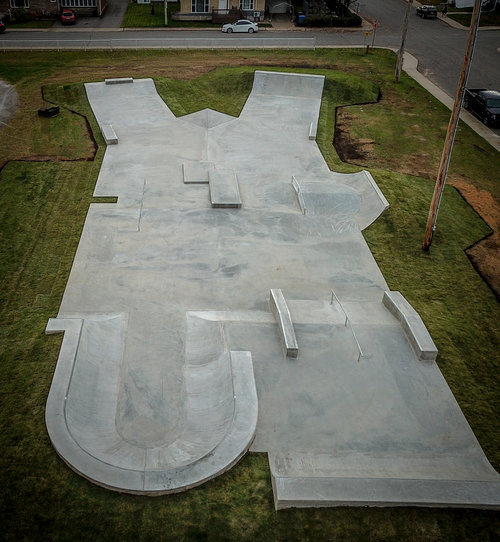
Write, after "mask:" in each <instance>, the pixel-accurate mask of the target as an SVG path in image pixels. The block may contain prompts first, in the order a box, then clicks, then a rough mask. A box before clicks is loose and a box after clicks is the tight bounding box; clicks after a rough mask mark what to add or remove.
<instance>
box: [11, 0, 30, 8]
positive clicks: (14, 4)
mask: <svg viewBox="0 0 500 542" xmlns="http://www.w3.org/2000/svg"><path fill="white" fill-rule="evenodd" d="M10 7H11V8H29V7H30V0H10Z"/></svg>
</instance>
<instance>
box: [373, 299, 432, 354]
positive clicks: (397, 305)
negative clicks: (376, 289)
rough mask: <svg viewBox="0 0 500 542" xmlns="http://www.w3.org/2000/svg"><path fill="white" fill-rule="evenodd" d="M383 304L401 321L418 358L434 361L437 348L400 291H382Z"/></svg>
mask: <svg viewBox="0 0 500 542" xmlns="http://www.w3.org/2000/svg"><path fill="white" fill-rule="evenodd" d="M382 301H383V303H384V305H385V306H386V307H387V308H388V309H389V311H390V312H391V313H392V314H393V315H394V316H395V317H396V318H397V319H398V320H399V321H400V322H401V324H402V326H403V329H404V331H405V333H406V336H407V337H408V340H409V341H410V344H411V345H412V347H413V350H414V351H415V354H416V355H417V357H418V359H420V360H422V361H434V360H435V359H436V357H437V353H438V351H437V348H436V345H435V344H434V342H433V340H432V338H431V336H430V335H429V332H428V331H427V328H426V327H425V324H424V323H423V322H422V319H421V318H420V316H419V315H418V313H417V311H416V310H415V309H414V308H413V307H412V306H411V305H410V304H409V303H408V301H406V299H405V298H404V297H403V296H402V295H401V293H400V292H384V298H383V300H382Z"/></svg>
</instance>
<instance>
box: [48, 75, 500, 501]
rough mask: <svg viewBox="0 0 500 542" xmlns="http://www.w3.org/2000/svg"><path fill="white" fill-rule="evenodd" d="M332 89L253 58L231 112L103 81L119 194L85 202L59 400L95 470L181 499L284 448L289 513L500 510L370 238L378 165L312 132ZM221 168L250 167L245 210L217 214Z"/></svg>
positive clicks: (60, 321) (57, 430)
mask: <svg viewBox="0 0 500 542" xmlns="http://www.w3.org/2000/svg"><path fill="white" fill-rule="evenodd" d="M322 88H323V78H322V77H318V76H309V75H296V74H288V73H287V74H282V73H275V72H260V71H257V72H255V78H254V86H253V90H252V93H251V94H250V96H249V98H248V100H247V103H246V104H245V107H244V108H243V111H242V113H241V115H240V117H239V118H237V119H236V118H231V117H228V116H227V115H220V114H218V113H215V112H211V111H210V110H204V111H201V112H198V113H195V114H192V115H187V116H186V117H183V118H175V117H174V115H173V114H172V113H171V111H170V110H169V109H168V107H167V106H166V105H165V104H164V103H163V101H162V100H161V99H160V98H159V96H158V94H157V93H156V90H155V87H154V84H153V82H152V81H151V80H149V79H144V80H134V81H133V84H111V85H106V84H105V83H104V82H102V83H89V84H87V85H86V90H87V94H88V97H89V100H90V103H91V106H92V108H93V111H94V113H95V115H96V118H97V120H98V122H99V124H100V125H103V124H107V125H111V126H113V127H114V129H115V131H116V133H117V134H119V143H118V144H117V145H112V146H109V147H108V148H107V150H106V154H105V157H104V161H103V164H102V167H101V171H100V174H99V178H98V182H97V185H96V189H95V195H96V196H116V197H117V198H118V203H117V204H93V205H91V206H90V209H89V212H88V216H87V219H86V222H85V227H84V230H83V233H82V238H81V241H80V244H79V247H78V251H77V253H76V256H75V261H74V264H73V268H72V270H71V274H70V278H69V281H68V284H67V287H66V291H65V293H64V297H63V300H62V303H61V307H60V311H59V314H58V316H57V318H55V319H52V320H51V321H50V322H49V324H48V326H47V332H50V333H54V332H62V331H64V333H65V336H64V341H63V345H62V348H61V352H60V356H59V360H58V364H57V368H56V372H55V375H54V380H53V383H52V387H51V391H50V395H49V399H48V402H47V412H46V418H47V427H48V431H49V435H50V438H51V440H52V442H53V444H54V446H55V448H56V450H57V451H58V453H59V454H60V455H61V456H62V457H63V459H64V460H65V461H66V462H67V463H68V464H69V465H70V466H71V467H72V468H73V469H75V470H76V471H77V472H79V473H81V474H82V475H83V476H85V477H87V478H88V479H90V480H92V481H94V482H95V483H97V484H100V485H102V486H104V487H108V488H110V489H114V490H117V491H126V492H131V493H143V494H161V493H169V492H173V491H182V490H185V489H188V488H190V487H193V486H194V485H197V484H200V483H203V482H204V481H205V480H208V479H210V478H212V477H213V476H216V475H217V474H220V473H222V472H224V471H225V470H226V469H227V468H230V466H231V465H233V464H234V463H235V462H236V461H237V460H238V459H239V458H240V457H241V456H242V454H244V453H245V451H246V450H248V449H250V450H253V451H256V452H266V453H268V454H269V459H270V466H271V473H272V481H273V488H274V491H275V503H276V507H277V508H282V507H287V506H332V505H346V504H353V505H360V504H363V505H375V506H385V505H390V506H393V505H414V504H417V505H425V506H477V507H493V508H495V507H496V508H498V507H500V481H499V476H498V474H497V473H496V472H495V471H494V470H493V469H492V467H491V466H490V465H489V463H488V461H487V459H486V457H485V456H484V453H483V452H482V450H481V448H480V446H479V444H478V442H477V440H476V439H475V437H474V435H473V433H472V431H471V429H470V427H469V425H468V423H467V421H466V419H465V418H464V416H463V414H462V412H461V410H460V408H459V406H458V405H457V403H456V401H455V399H454V398H453V395H452V393H451V391H450V389H449V388H448V386H447V384H446V382H445V380H444V379H443V377H442V375H441V373H440V371H439V369H438V367H437V365H436V363H435V362H434V360H433V359H432V356H430V355H428V352H429V351H428V349H427V348H426V347H425V348H424V349H423V351H425V355H423V356H419V350H418V348H416V347H415V344H414V343H413V342H412V338H411V330H412V329H413V330H415V329H417V331H418V333H414V335H415V336H416V335H418V337H419V340H420V339H421V338H422V337H424V338H425V339H430V337H427V336H426V335H425V333H423V331H424V330H425V328H422V327H420V326H423V324H421V321H420V322H419V321H418V318H415V314H414V313H413V312H412V310H413V309H411V307H410V308H409V306H407V305H406V302H405V300H404V299H402V298H401V297H399V296H398V295H395V293H394V292H389V293H387V294H386V292H388V287H387V284H386V282H385V280H384V277H383V276H382V274H381V273H380V270H379V269H378V267H377V265H376V263H375V261H374V259H373V257H372V255H371V253H370V251H369V249H368V247H367V245H366V243H365V241H364V238H363V236H362V234H361V230H362V229H363V228H365V227H367V226H368V225H369V224H370V223H371V222H373V220H375V219H376V218H377V216H378V215H379V214H380V213H381V212H383V210H384V209H385V208H386V207H387V201H386V200H385V198H384V197H383V195H382V194H381V193H380V190H379V189H378V188H377V186H376V184H375V181H374V180H373V179H372V177H371V176H370V175H369V174H368V173H367V172H359V173H358V174H355V175H351V176H350V175H345V176H344V175H340V174H334V173H332V172H331V171H329V169H328V167H327V165H326V163H325V162H324V160H323V157H322V155H321V153H320V152H319V149H318V147H317V145H316V142H315V141H313V140H311V139H309V134H310V128H311V124H315V123H317V120H318V115H319V108H320V103H321V93H322ZM124 112H126V114H124ZM216 171H230V172H236V175H237V183H238V190H239V193H240V197H241V202H242V206H241V208H214V207H212V201H211V190H212V186H211V185H210V178H211V176H213V174H214V172H216ZM275 289H276V290H281V292H282V295H283V297H284V299H285V300H286V307H287V309H288V312H289V315H290V322H291V323H292V325H293V330H294V333H295V337H296V341H297V345H300V348H299V349H298V351H297V358H296V359H293V360H290V359H289V358H288V359H287V357H286V355H285V352H284V350H283V348H282V345H281V338H280V332H279V329H278V325H277V323H276V320H275V318H274V316H273V314H272V312H271V309H270V307H269V304H268V300H269V292H270V291H271V290H275ZM384 295H385V296H386V297H389V298H391V299H392V300H393V301H394V300H395V301H396V305H397V306H398V307H399V308H400V310H399V311H396V312H395V313H394V314H393V313H392V312H391V311H390V310H389V309H388V307H387V306H386V305H385V304H384V303H383V299H384ZM409 309H411V310H409ZM403 313H404V314H405V315H406V316H409V317H411V318H410V320H411V322H410V324H411V325H409V324H408V318H403V317H402V314H403ZM417 317H418V315H417ZM420 332H422V333H423V334H420ZM425 332H426V331H425ZM430 340H431V339H430ZM417 342H418V341H417ZM419 344H420V345H421V346H422V344H421V343H419ZM433 355H435V352H434V354H433ZM419 358H422V359H419ZM429 358H430V359H429Z"/></svg>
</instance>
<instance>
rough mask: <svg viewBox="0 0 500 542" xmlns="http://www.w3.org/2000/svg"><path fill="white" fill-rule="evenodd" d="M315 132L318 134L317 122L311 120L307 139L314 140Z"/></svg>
mask: <svg viewBox="0 0 500 542" xmlns="http://www.w3.org/2000/svg"><path fill="white" fill-rule="evenodd" d="M317 134H318V123H317V122H311V124H310V126H309V141H316V136H317Z"/></svg>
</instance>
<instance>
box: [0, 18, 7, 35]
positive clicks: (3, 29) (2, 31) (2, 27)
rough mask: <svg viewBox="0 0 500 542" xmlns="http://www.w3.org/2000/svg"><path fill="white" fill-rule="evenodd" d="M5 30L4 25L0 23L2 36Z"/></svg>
mask: <svg viewBox="0 0 500 542" xmlns="http://www.w3.org/2000/svg"><path fill="white" fill-rule="evenodd" d="M6 30H7V29H6V28H5V25H4V24H3V23H2V21H0V34H3V33H4V32H5V31H6Z"/></svg>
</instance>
